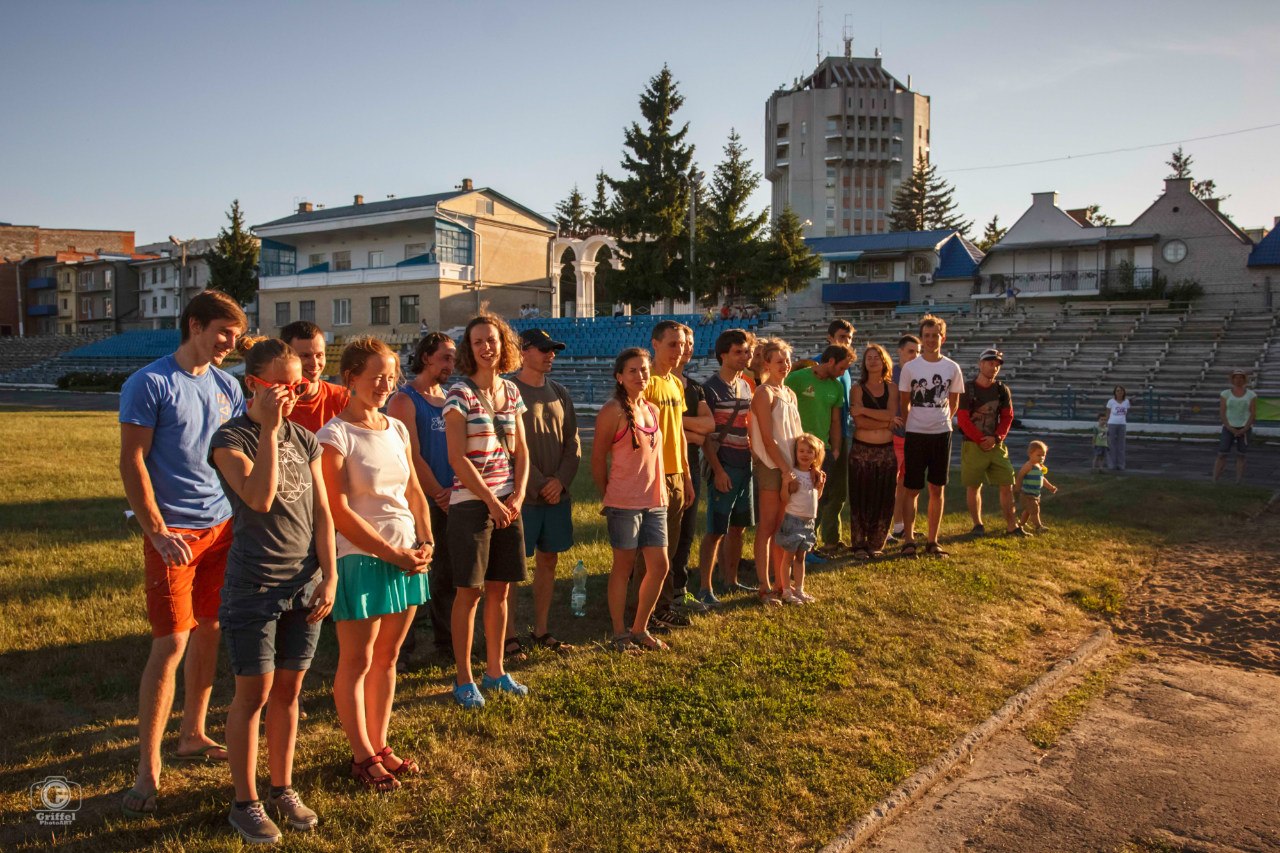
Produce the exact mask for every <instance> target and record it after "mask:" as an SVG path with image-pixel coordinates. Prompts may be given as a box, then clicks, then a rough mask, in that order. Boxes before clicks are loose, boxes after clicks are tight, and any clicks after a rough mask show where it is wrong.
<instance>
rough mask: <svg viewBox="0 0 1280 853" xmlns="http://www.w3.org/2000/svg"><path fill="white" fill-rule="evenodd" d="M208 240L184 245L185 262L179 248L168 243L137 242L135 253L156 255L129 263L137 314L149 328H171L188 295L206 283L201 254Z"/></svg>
mask: <svg viewBox="0 0 1280 853" xmlns="http://www.w3.org/2000/svg"><path fill="white" fill-rule="evenodd" d="M212 245H213V241H212V240H193V241H191V242H190V243H189V244H188V245H187V259H186V265H185V267H184V266H183V262H182V251H181V249H180V248H179V247H177V246H175V245H174V244H172V243H168V242H166V243H152V244H149V245H146V246H139V247H138V249H137V251H138V253H139V254H149V255H159V257H157V258H149V259H145V260H140V261H135V262H134V263H132V264H131V266H132V267H133V268H134V270H136V271H137V273H138V318H139V320H140V322H141V323H142V324H143V325H145V326H148V327H150V328H152V329H172V328H176V327H177V324H178V316H179V315H180V314H181V313H182V309H183V308H184V307H186V304H187V302H188V301H190V299H191V297H192V296H194V295H195V294H197V293H199V292H200V291H202V290H204V289H205V288H206V287H208V286H209V265H208V264H207V263H205V261H204V254H205V252H207V251H208V250H209V249H210V247H211V246H212Z"/></svg>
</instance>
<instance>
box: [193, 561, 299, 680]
mask: <svg viewBox="0 0 1280 853" xmlns="http://www.w3.org/2000/svg"><path fill="white" fill-rule="evenodd" d="M319 582H320V575H319V573H317V574H316V577H315V578H314V579H313V580H311V581H310V582H309V583H307V584H306V585H305V586H303V587H301V588H299V587H284V588H281V587H270V586H258V585H257V584H251V583H244V582H242V581H236V580H231V579H228V580H227V581H226V582H225V583H224V584H223V585H222V606H221V607H220V608H219V609H218V621H220V622H221V623H222V637H223V639H224V640H226V643H227V657H228V658H230V659H231V672H232V673H233V674H234V675H266V674H267V673H269V672H274V671H275V670H277V669H287V670H292V671H294V672H305V671H306V670H307V669H308V668H309V667H310V666H311V658H313V657H315V653H316V643H317V642H318V641H319V639H320V623H319V622H316V623H311V622H308V621H307V617H308V616H309V615H310V614H311V611H310V609H308V607H307V603H308V602H309V601H310V600H311V595H312V593H313V592H315V588H316V586H317V585H318V584H319Z"/></svg>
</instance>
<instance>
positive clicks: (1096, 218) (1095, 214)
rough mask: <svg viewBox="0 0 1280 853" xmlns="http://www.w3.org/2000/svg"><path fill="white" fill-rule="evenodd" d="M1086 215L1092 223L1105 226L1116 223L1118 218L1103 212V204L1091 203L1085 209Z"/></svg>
mask: <svg viewBox="0 0 1280 853" xmlns="http://www.w3.org/2000/svg"><path fill="white" fill-rule="evenodd" d="M1084 216H1085V218H1086V219H1088V220H1089V224H1090V225H1095V226H1103V227H1106V226H1108V225H1115V224H1116V220H1115V217H1113V216H1107V215H1106V214H1105V213H1103V212H1102V205H1100V204H1091V205H1089V206H1088V207H1086V208H1085V209H1084Z"/></svg>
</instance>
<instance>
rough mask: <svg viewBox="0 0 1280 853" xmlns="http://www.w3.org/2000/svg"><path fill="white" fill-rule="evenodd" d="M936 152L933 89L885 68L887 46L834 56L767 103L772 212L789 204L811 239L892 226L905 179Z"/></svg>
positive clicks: (847, 42) (767, 168)
mask: <svg viewBox="0 0 1280 853" xmlns="http://www.w3.org/2000/svg"><path fill="white" fill-rule="evenodd" d="M921 152H923V154H924V156H925V159H926V160H927V159H928V157H929V96H928V95H922V94H920V93H918V92H913V91H911V78H910V77H908V78H907V84H906V85H903V84H902V83H901V82H900V81H899V80H898V79H897V78H896V77H894V76H893V75H892V74H890V73H889V72H887V71H885V70H884V67H883V65H882V59H881V57H880V51H879V50H878V49H877V50H876V55H875V56H871V57H863V56H853V40H852V39H848V38H846V39H845V50H844V56H829V57H827V58H826V59H824V60H822V62H821V63H820V64H819V65H818V67H817V68H816V69H815V70H814V72H813V73H812V74H810V75H809V76H808V77H806V78H804V79H803V80H797V81H796V82H795V84H794V85H793V86H791V88H789V89H779V90H778V91H776V92H774V93H773V94H772V95H770V96H769V101H768V103H767V104H766V105H765V175H766V176H767V177H768V179H769V182H770V183H771V184H772V185H773V202H772V210H773V213H774V215H775V216H776V215H777V214H779V213H781V212H782V209H783V208H784V207H786V206H788V205H790V207H791V209H792V210H794V211H795V213H796V215H797V216H798V217H799V218H800V221H801V222H805V221H806V220H807V221H808V222H809V223H810V224H809V225H806V226H805V236H806V237H835V236H843V235H846V234H876V233H882V232H885V231H888V230H889V212H890V211H891V210H892V209H893V197H894V194H895V193H896V192H897V189H898V185H899V184H900V183H901V182H902V181H903V180H904V179H906V178H909V177H910V176H911V170H912V167H913V164H914V163H915V162H916V158H917V156H918V154H919V153H921Z"/></svg>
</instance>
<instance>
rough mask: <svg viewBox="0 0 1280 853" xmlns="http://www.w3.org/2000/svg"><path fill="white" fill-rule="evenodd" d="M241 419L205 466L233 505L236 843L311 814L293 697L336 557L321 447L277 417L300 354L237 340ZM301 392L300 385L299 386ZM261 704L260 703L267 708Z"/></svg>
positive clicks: (272, 834) (260, 839)
mask: <svg viewBox="0 0 1280 853" xmlns="http://www.w3.org/2000/svg"><path fill="white" fill-rule="evenodd" d="M237 348H239V349H240V350H241V351H242V352H244V353H245V357H244V363H245V384H246V386H247V387H248V389H249V393H250V394H251V395H252V397H251V398H250V402H249V405H248V408H247V410H246V412H245V414H243V415H240V416H239V417H235V418H232V419H231V420H229V421H227V422H226V423H225V424H223V425H222V427H221V428H220V429H219V430H218V431H217V432H216V433H215V434H214V436H213V439H212V441H211V442H210V450H209V461H210V463H211V464H212V465H213V467H214V468H215V469H216V470H217V472H218V479H219V480H220V481H221V483H222V489H223V491H224V492H226V495H227V500H228V501H230V502H231V508H232V512H233V515H232V518H233V519H234V521H233V522H232V525H233V526H232V531H233V537H232V543H231V550H230V551H229V552H228V554H227V571H226V578H225V580H224V582H223V587H222V606H221V608H220V609H219V611H218V619H219V620H220V621H221V623H222V636H223V638H224V639H225V640H226V643H227V652H228V655H229V657H230V658H231V671H232V672H233V673H234V674H235V679H236V693H235V698H234V699H233V700H232V702H231V708H230V710H229V711H228V713H227V752H228V754H229V761H230V765H231V781H232V783H233V784H234V785H235V801H234V803H233V805H232V808H231V812H230V814H229V815H228V820H229V822H230V823H231V825H232V826H233V827H234V828H235V829H236V831H237V832H238V833H240V835H241V837H243V838H244V839H245V840H246V841H249V842H251V843H270V842H274V841H278V840H280V829H279V827H278V826H277V825H276V823H275V822H274V821H273V820H272V819H271V817H269V816H268V813H267V812H268V810H270V811H271V812H272V813H273V814H274V815H275V816H276V817H277V818H278V819H279V820H281V821H283V822H285V823H287V824H289V826H291V827H292V828H294V829H296V830H303V831H305V830H310V829H311V828H313V827H314V826H315V825H316V823H317V820H318V818H317V817H316V813H315V812H314V811H312V810H311V809H310V808H308V807H307V806H305V805H304V804H303V802H302V799H301V798H300V797H299V796H298V794H297V793H296V792H295V791H294V790H293V787H292V785H293V779H292V774H293V767H292V764H293V761H292V759H293V752H294V744H295V742H296V740H297V735H298V693H299V691H300V690H301V688H302V678H303V676H304V675H305V674H306V671H307V668H308V667H309V666H310V665H311V658H312V657H313V656H314V655H315V650H316V642H317V640H319V638H320V622H321V620H322V619H324V617H325V616H327V615H328V614H329V611H330V610H331V609H332V608H333V603H334V596H335V595H336V592H337V585H338V575H337V558H336V556H335V550H334V541H335V540H334V532H333V520H332V517H331V515H330V512H329V502H328V496H327V493H326V492H325V487H324V476H323V474H322V473H321V466H320V444H319V442H318V441H317V440H316V437H315V436H314V435H312V434H311V432H310V431H308V430H306V429H304V428H303V427H300V426H298V425H297V424H294V423H292V422H290V421H289V420H288V419H287V418H288V416H289V413H290V411H292V410H293V404H294V402H296V400H297V399H298V395H299V393H301V391H305V390H306V383H305V382H303V381H302V367H301V364H300V362H299V360H298V355H297V354H296V353H295V352H294V351H293V350H292V349H291V348H290V347H289V345H288V344H286V343H285V342H284V341H281V340H268V339H267V338H247V337H242V338H241V339H240V341H239V342H238V343H237ZM299 386H301V387H299ZM268 700H270V701H268ZM263 705H266V706H267V712H266V716H267V725H266V732H267V759H268V761H267V764H268V766H269V768H270V773H271V792H270V795H269V796H268V798H267V802H266V803H265V804H264V803H263V802H262V801H260V800H259V799H258V791H257V782H256V779H255V776H256V774H257V767H258V718H259V716H260V715H261V713H262V706H263Z"/></svg>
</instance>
